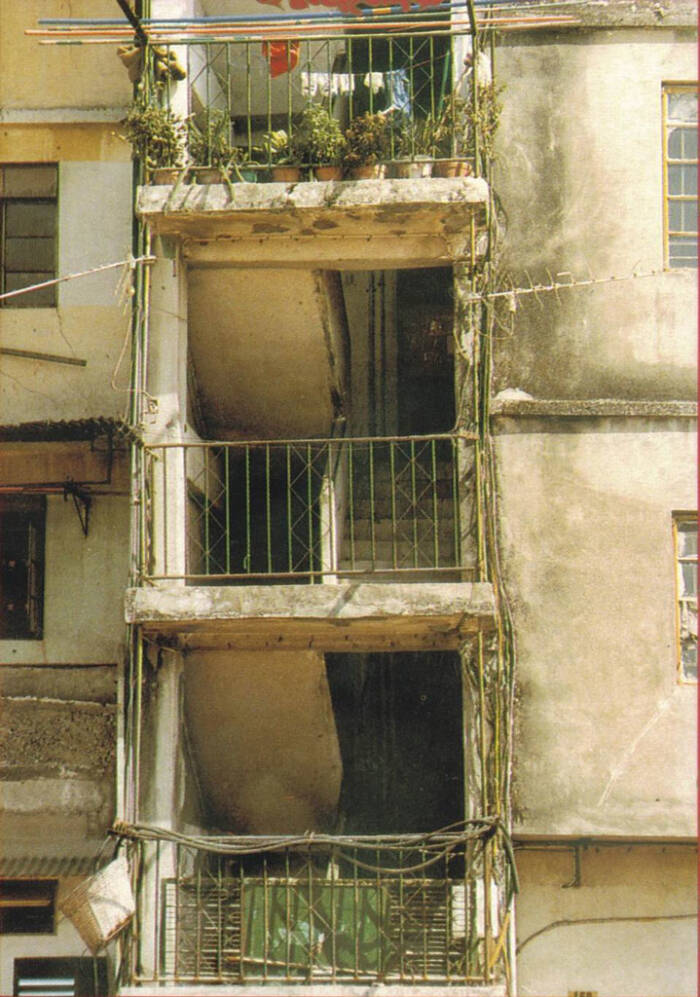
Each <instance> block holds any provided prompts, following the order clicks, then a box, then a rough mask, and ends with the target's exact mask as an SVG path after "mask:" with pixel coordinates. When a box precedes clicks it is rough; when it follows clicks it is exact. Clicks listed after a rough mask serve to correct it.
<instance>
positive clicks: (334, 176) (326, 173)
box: [314, 166, 343, 180]
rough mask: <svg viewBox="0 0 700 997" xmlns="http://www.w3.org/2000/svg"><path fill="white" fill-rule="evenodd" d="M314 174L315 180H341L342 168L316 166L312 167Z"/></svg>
mask: <svg viewBox="0 0 700 997" xmlns="http://www.w3.org/2000/svg"><path fill="white" fill-rule="evenodd" d="M314 173H315V175H316V179H317V180H342V179H343V167H342V166H316V167H314Z"/></svg>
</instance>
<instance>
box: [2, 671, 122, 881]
mask: <svg viewBox="0 0 700 997" xmlns="http://www.w3.org/2000/svg"><path fill="white" fill-rule="evenodd" d="M0 703H1V708H2V727H1V728H0V852H1V854H2V859H3V861H4V862H7V861H8V860H13V859H17V860H19V859H21V858H24V857H27V858H37V857H38V858H42V857H52V856H56V857H61V856H76V857H77V856H94V855H96V854H97V852H98V851H99V848H100V845H101V844H102V842H103V840H104V837H105V833H106V830H107V828H108V827H109V825H110V824H111V822H112V819H113V815H114V789H115V786H114V778H115V748H116V669H115V668H109V667H105V666H101V667H96V668H86V669H81V668H78V669H76V668H65V669H58V668H12V667H10V668H7V669H2V670H0ZM49 827H50V829H51V830H50V833H47V829H48V828H49ZM28 871H30V872H31V870H30V869H29V870H28Z"/></svg>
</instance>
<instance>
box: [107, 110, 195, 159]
mask: <svg viewBox="0 0 700 997" xmlns="http://www.w3.org/2000/svg"><path fill="white" fill-rule="evenodd" d="M122 125H123V127H124V136H123V137H124V138H125V139H126V141H127V142H129V143H130V145H131V147H132V149H133V150H134V155H135V156H136V157H137V158H138V159H140V160H141V161H142V162H143V163H144V164H145V166H146V167H147V169H149V170H154V169H158V168H159V167H161V166H182V165H183V163H184V159H185V141H186V138H187V126H186V125H185V122H184V121H183V120H182V118H179V117H177V115H175V114H173V113H172V111H171V110H170V109H169V108H167V107H160V106H159V105H157V104H149V103H147V102H146V101H144V100H143V99H140V100H137V101H135V102H134V103H133V104H132V106H131V108H130V110H129V113H128V114H127V116H126V118H125V119H124V121H123V122H122Z"/></svg>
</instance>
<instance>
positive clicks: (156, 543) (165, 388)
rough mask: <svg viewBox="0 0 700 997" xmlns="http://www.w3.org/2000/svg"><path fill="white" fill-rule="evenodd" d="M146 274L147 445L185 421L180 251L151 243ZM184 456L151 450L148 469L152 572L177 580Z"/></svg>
mask: <svg viewBox="0 0 700 997" xmlns="http://www.w3.org/2000/svg"><path fill="white" fill-rule="evenodd" d="M153 253H154V255H155V256H156V258H157V261H156V263H154V264H153V267H152V273H151V294H150V301H149V315H148V319H149V342H148V361H147V390H148V395H149V415H148V416H147V417H146V422H145V426H144V439H145V441H146V442H147V443H149V444H153V445H157V444H162V443H182V442H183V440H184V437H185V431H186V419H187V339H188V330H187V277H186V272H185V266H184V263H183V262H182V259H181V255H180V248H179V246H178V245H176V244H175V243H174V242H172V241H170V240H167V239H156V240H155V242H154V246H153ZM186 517H187V468H186V452H185V451H184V450H182V449H180V448H179V447H178V448H170V449H162V450H158V451H156V460H155V461H154V463H153V468H152V538H153V550H154V574H156V575H175V576H183V575H184V574H185V571H186V570H187V568H186V550H187V544H186V521H187V520H186Z"/></svg>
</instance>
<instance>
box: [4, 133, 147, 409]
mask: <svg viewBox="0 0 700 997" xmlns="http://www.w3.org/2000/svg"><path fill="white" fill-rule="evenodd" d="M57 132H58V133H59V134H60V129H58V130H57ZM14 134H15V129H14V128H12V127H10V128H8V129H6V130H5V131H4V136H5V139H6V141H2V140H0V159H5V160H6V161H12V160H15V161H16V160H17V159H19V158H23V159H24V160H25V161H27V162H39V161H51V157H52V154H53V155H55V156H56V157H57V158H58V159H60V158H61V157H62V156H63V155H64V154H65V153H64V150H63V149H62V148H58V147H57V143H58V139H57V133H56V132H54V134H53V136H52V141H51V142H50V143H49V148H48V149H44V148H43V144H42V142H41V141H40V140H39V137H38V136H37V135H34V141H32V142H28V143H27V147H26V149H25V150H24V152H25V155H24V156H23V157H20V156H18V150H17V148H16V147H15V146H14V145H13V142H12V138H13V136H14ZM91 139H94V141H91ZM82 140H83V142H84V150H83V154H86V155H89V154H90V152H92V154H93V155H94V156H95V157H96V159H95V161H86V160H83V161H62V162H59V174H58V176H59V179H58V206H59V214H58V230H59V237H58V263H57V273H58V275H67V274H71V273H78V272H81V271H84V270H88V269H90V268H92V267H97V266H100V265H102V264H105V263H113V262H117V261H119V260H123V259H126V258H127V257H128V256H129V253H130V250H131V221H130V203H131V166H130V163H129V162H126V161H121V162H118V161H117V162H114V161H112V162H99V161H97V156H99V154H100V143H99V140H98V136H97V135H95V134H94V132H93V133H91V131H90V129H88V131H87V134H83V135H82ZM125 149H127V150H128V146H125ZM121 277H122V270H120V269H119V270H112V271H107V272H106V273H102V274H96V275H93V276H88V277H81V278H79V279H77V280H75V281H71V282H68V283H65V284H63V285H59V287H58V291H57V307H56V308H18V307H12V306H7V307H5V308H2V309H1V310H0V344H1V345H2V346H4V347H9V348H12V349H20V350H27V351H32V352H37V353H51V354H54V355H57V356H65V357H69V358H74V359H80V360H84V361H85V365H84V366H76V365H67V364H60V363H52V362H48V361H45V360H36V359H26V358H23V357H13V356H3V357H2V361H1V366H2V373H3V375H4V376H3V378H2V392H1V393H0V423H19V422H31V421H34V420H42V419H51V420H53V419H82V418H87V417H89V416H93V415H101V416H115V417H117V416H121V415H122V414H123V413H124V412H125V410H126V406H127V399H128V391H127V389H128V357H127V359H126V363H124V362H122V364H121V367H119V358H120V355H121V353H122V348H123V346H124V344H125V340H126V338H127V336H128V334H129V324H130V321H131V312H130V306H129V304H128V301H127V302H126V303H125V302H123V301H122V302H120V300H119V297H118V295H117V294H116V291H117V288H118V284H119V281H120V279H121Z"/></svg>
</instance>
